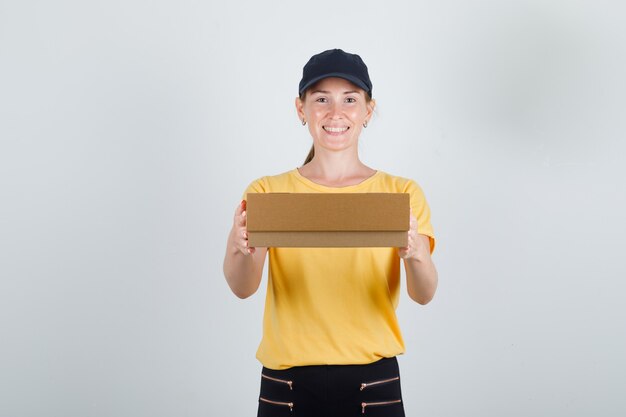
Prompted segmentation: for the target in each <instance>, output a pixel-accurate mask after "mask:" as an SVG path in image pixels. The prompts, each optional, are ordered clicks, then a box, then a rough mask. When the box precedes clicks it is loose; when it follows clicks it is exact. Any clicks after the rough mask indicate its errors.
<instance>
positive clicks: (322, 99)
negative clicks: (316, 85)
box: [315, 97, 328, 103]
mask: <svg viewBox="0 0 626 417" xmlns="http://www.w3.org/2000/svg"><path fill="white" fill-rule="evenodd" d="M315 101H317V102H318V103H326V102H327V101H328V100H327V99H326V97H318V98H317V99H315Z"/></svg>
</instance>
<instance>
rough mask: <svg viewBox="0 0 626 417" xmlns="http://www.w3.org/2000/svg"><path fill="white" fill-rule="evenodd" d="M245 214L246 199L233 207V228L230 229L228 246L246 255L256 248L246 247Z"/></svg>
mask: <svg viewBox="0 0 626 417" xmlns="http://www.w3.org/2000/svg"><path fill="white" fill-rule="evenodd" d="M246 214H247V213H246V200H241V203H239V205H238V206H237V208H236V209H235V217H234V219H233V228H232V229H231V231H230V246H231V247H234V248H235V249H236V250H237V251H239V252H241V253H242V254H244V255H246V256H247V255H250V254H252V253H254V252H255V251H256V249H255V248H250V247H248V230H247V217H246Z"/></svg>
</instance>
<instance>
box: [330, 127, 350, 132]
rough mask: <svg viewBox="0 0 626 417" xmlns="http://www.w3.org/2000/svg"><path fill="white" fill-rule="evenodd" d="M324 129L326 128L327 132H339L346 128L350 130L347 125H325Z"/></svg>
mask: <svg viewBox="0 0 626 417" xmlns="http://www.w3.org/2000/svg"><path fill="white" fill-rule="evenodd" d="M324 130H326V131H327V132H333V133H339V132H345V131H346V130H348V128H347V127H328V126H324Z"/></svg>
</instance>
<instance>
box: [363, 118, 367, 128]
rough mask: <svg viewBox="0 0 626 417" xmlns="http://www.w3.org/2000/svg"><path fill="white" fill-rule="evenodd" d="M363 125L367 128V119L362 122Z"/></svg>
mask: <svg viewBox="0 0 626 417" xmlns="http://www.w3.org/2000/svg"><path fill="white" fill-rule="evenodd" d="M363 127H364V128H367V120H366V121H364V122H363Z"/></svg>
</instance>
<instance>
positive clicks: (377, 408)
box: [257, 357, 404, 417]
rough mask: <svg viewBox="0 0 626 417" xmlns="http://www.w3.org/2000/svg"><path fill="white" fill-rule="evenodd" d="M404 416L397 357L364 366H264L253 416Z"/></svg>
mask: <svg viewBox="0 0 626 417" xmlns="http://www.w3.org/2000/svg"><path fill="white" fill-rule="evenodd" d="M281 416H290V417H356V416H373V417H376V416H385V417H404V406H403V405H402V393H401V391H400V372H399V369H398V361H397V360H396V358H395V357H394V358H384V359H381V360H379V361H377V362H374V363H371V364H367V365H314V366H296V367H293V368H289V369H285V370H282V371H276V370H272V369H267V368H265V367H263V370H262V372H261V395H260V396H259V411H258V414H257V417H281Z"/></svg>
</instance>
